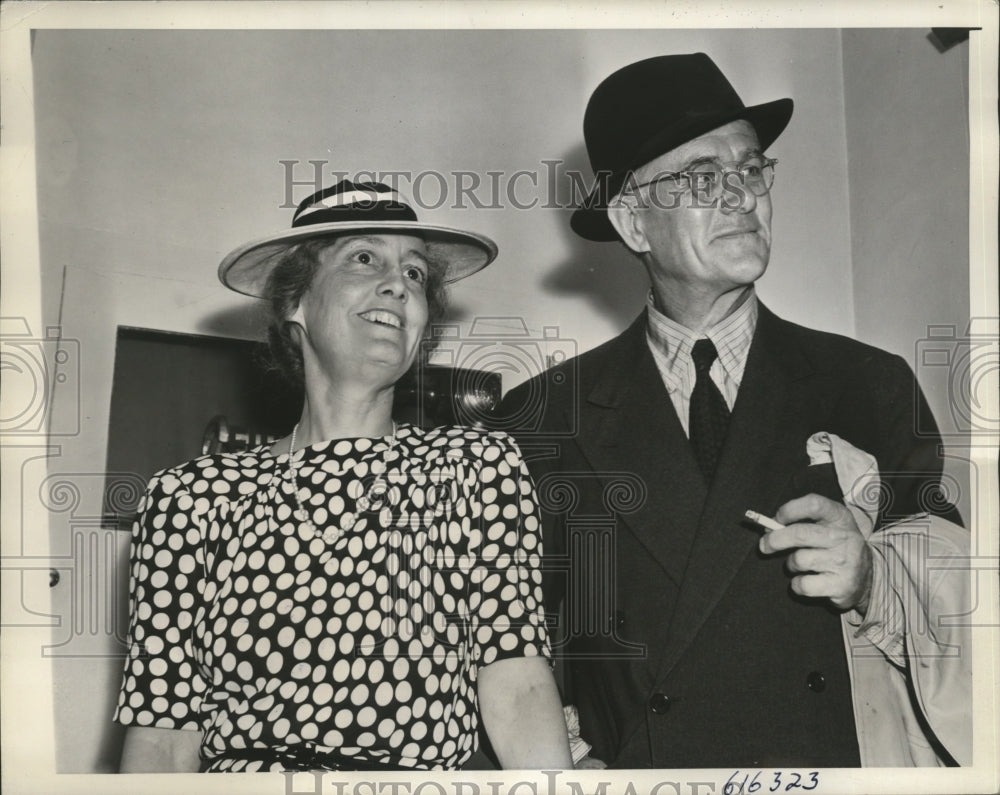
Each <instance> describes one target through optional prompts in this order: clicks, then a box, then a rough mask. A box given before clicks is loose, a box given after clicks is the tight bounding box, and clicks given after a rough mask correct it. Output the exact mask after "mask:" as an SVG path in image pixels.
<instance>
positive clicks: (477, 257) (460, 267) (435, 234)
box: [219, 221, 497, 298]
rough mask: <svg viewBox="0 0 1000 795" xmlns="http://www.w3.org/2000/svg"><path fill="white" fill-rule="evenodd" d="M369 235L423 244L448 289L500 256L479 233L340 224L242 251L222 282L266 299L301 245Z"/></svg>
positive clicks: (229, 260) (230, 257)
mask: <svg viewBox="0 0 1000 795" xmlns="http://www.w3.org/2000/svg"><path fill="white" fill-rule="evenodd" d="M363 232H374V233H377V234H399V235H413V236H414V237H419V238H422V239H423V240H424V242H425V243H426V244H427V251H428V256H429V257H430V258H431V259H432V260H433V261H435V262H437V263H439V264H441V265H443V266H444V269H445V270H444V282H445V283H446V284H448V283H451V282H456V281H458V280H459V279H464V278H465V277H466V276H471V275H472V274H473V273H476V272H477V271H480V270H482V269H483V268H485V267H486V266H487V265H489V264H490V263H491V262H493V260H494V259H496V256H497V246H496V243H494V242H493V241H492V240H490V238H488V237H486V236H485V235H479V234H476V233H475V232H464V231H462V230H459V229H452V228H450V227H446V226H433V225H430V224H421V223H416V222H413V221H348V222H344V221H339V222H336V223H327V224H312V225H310V226H303V227H299V228H296V229H289V230H286V231H284V232H278V233H276V234H273V235H269V236H268V237H265V238H261V239H260V240H255V241H253V242H250V243H247V244H245V245H243V246H240V247H239V248H236V249H234V250H233V251H231V252H229V254H227V255H226V257H225V258H224V259H223V260H222V262H221V263H220V264H219V281H221V282H222V283H223V284H224V285H226V287H228V288H229V289H230V290H235V291H236V292H238V293H243V294H244V295H249V296H252V297H254V298H262V297H263V296H264V289H265V287H266V286H267V280H268V277H269V276H270V275H271V271H272V270H273V269H274V266H275V265H277V264H278V262H279V261H280V260H281V258H282V257H283V256H284V255H285V254H286V253H287V252H288V250H289V249H291V248H292V247H293V246H294V245H296V244H297V243H301V242H303V241H305V240H309V239H310V238H317V237H331V238H332V237H340V236H342V235H351V234H360V233H363Z"/></svg>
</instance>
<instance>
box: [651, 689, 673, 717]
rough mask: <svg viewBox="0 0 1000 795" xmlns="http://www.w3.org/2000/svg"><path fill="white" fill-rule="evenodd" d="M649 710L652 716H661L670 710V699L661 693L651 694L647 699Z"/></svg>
mask: <svg viewBox="0 0 1000 795" xmlns="http://www.w3.org/2000/svg"><path fill="white" fill-rule="evenodd" d="M649 709H650V711H651V712H652V713H653V714H654V715H663V714H665V713H666V712H667V710H669V709H670V697H669V696H666V695H664V694H663V693H653V695H651V696H650V697H649Z"/></svg>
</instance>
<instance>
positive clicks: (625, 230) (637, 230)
mask: <svg viewBox="0 0 1000 795" xmlns="http://www.w3.org/2000/svg"><path fill="white" fill-rule="evenodd" d="M636 204H637V203H636V201H635V199H634V198H633V197H631V196H616V197H615V198H614V199H612V200H611V203H610V204H609V205H608V220H609V221H611V225H612V226H613V227H614V228H615V231H616V232H617V233H618V236H619V237H620V238H621V239H622V240H623V241H625V245H626V246H628V247H629V248H630V249H631V250H632V251H633V252H634V253H635V254H643V253H645V252H647V251H649V241H648V240H647V239H646V232H645V229H644V228H643V218H642V215H641V214H640V213H639V208H638V207H637V206H636Z"/></svg>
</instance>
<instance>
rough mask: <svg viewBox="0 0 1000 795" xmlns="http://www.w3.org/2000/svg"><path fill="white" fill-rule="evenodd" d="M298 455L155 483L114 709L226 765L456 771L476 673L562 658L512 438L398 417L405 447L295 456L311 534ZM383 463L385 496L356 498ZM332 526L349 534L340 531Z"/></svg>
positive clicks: (142, 527) (256, 453) (263, 452)
mask: <svg viewBox="0 0 1000 795" xmlns="http://www.w3.org/2000/svg"><path fill="white" fill-rule="evenodd" d="M288 458H289V457H288V455H281V456H273V455H271V453H270V452H269V450H268V449H267V448H257V449H255V450H252V451H249V452H247V453H242V454H222V455H212V456H204V457H201V458H198V459H195V460H194V461H191V462H189V463H187V464H184V465H181V466H179V467H175V468H172V469H169V470H165V471H163V472H160V473H158V474H157V475H155V476H154V477H153V478H152V480H151V481H150V484H149V487H148V489H147V491H146V494H145V496H144V498H143V500H142V503H141V504H140V515H139V519H138V520H137V522H136V525H135V528H134V530H133V541H132V563H131V581H130V585H131V596H130V611H131V623H130V627H129V656H128V659H127V660H126V665H125V674H124V679H123V683H122V688H121V693H120V695H119V700H118V707H117V710H116V712H115V719H116V720H117V721H119V722H120V723H122V724H125V725H128V726H153V727H160V728H168V729H192V730H199V731H202V732H203V741H202V751H201V753H202V757H203V759H204V760H205V764H204V767H205V769H207V770H211V771H238V770H281V769H285V767H286V763H283V762H282V761H280V760H278V761H275V760H274V759H273V757H271V758H268V760H264V761H262V760H261V759H260V758H259V757H260V755H259V754H257V753H256V752H255V751H254V749H272V750H276V751H277V752H279V753H285V754H287V753H291V754H293V755H294V754H299V755H301V754H303V753H304V754H305V755H306V756H307V757H308V758H310V759H314V758H316V757H318V758H321V759H322V758H323V754H325V753H332V754H336V755H339V756H340V757H347V758H348V760H354V761H356V762H357V764H358V766H359V767H360V768H362V769H364V768H365V767H372V766H379V765H384V766H386V767H389V768H421V769H446V768H455V767H458V766H460V765H461V764H462V763H463V762H464V761H465V760H466V759H468V757H469V756H471V754H472V752H473V751H474V750H475V748H476V743H477V729H478V715H477V701H476V688H475V682H476V674H477V670H478V669H479V668H480V667H482V666H484V665H489V664H490V663H492V662H494V661H496V660H500V659H504V658H508V657H518V656H537V655H544V656H546V657H548V656H549V654H550V652H549V648H548V640H547V637H546V633H545V624H544V613H543V608H542V602H541V572H540V563H541V542H540V529H539V521H538V511H537V507H536V501H535V494H534V489H533V486H532V483H531V480H530V478H529V477H528V474H527V470H526V468H525V465H524V463H523V461H522V459H521V456H520V453H519V451H518V449H517V447H516V445H515V444H514V442H513V441H512V440H511V439H510V438H509V437H507V436H506V435H505V434H502V433H487V432H481V431H476V430H471V429H467V428H458V427H446V428H437V429H434V430H431V431H424V430H421V429H419V428H417V427H414V426H409V425H402V426H400V428H399V430H398V431H397V442H396V444H395V446H392V445H390V440H389V439H388V438H384V439H348V440H335V441H327V442H320V443H318V444H315V445H312V446H311V447H306V448H303V449H301V450H297V451H295V453H294V454H293V463H294V465H295V471H296V477H295V482H296V485H297V488H298V489H299V492H298V494H299V498H300V500H301V502H302V505H303V506H304V508H305V510H307V511H308V512H309V514H310V518H311V520H312V523H313V525H314V526H310V525H309V524H308V523H306V522H302V521H300V515H297V514H298V512H297V507H296V502H295V494H294V492H293V491H292V488H293V486H292V479H291V477H290V476H289V474H288ZM383 467H385V474H384V476H383V478H384V480H385V482H386V484H387V486H388V489H387V490H386V492H385V494H384V496H382V497H381V499H379V500H369V501H368V502H367V503H366V501H365V500H362V501H361V505H360V506H359V504H358V502H359V499H358V498H359V497H361V496H362V495H364V494H365V493H366V491H367V490H368V489H369V486H370V485H371V483H372V481H373V479H374V478H375V475H376V474H378V473H380V472H382V469H383ZM373 470H374V472H373ZM361 508H367V510H361ZM345 517H346V519H345ZM330 528H335V529H338V530H343V532H342V534H340V537H339V538H337V539H336V540H334V541H332V542H327V541H324V539H323V537H322V534H323V532H324V531H326V530H329V529H330ZM345 528H346V529H345ZM333 535H336V534H332V535H331V534H329V533H328V537H333ZM310 755H315V756H310ZM255 756H256V757H258V758H256V759H255V758H254V757H255ZM350 764H351V762H350V761H348V762H347V765H346V766H349V765H350ZM310 766H316V767H319V766H320V763H315V762H314V763H313V764H312V765H310Z"/></svg>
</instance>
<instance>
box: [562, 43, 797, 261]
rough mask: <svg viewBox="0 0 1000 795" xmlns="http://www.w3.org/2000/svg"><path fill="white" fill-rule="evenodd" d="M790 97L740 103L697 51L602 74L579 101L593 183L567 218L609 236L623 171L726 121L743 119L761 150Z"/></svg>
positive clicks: (593, 235) (583, 229)
mask: <svg viewBox="0 0 1000 795" xmlns="http://www.w3.org/2000/svg"><path fill="white" fill-rule="evenodd" d="M792 104H793V103H792V100H791V99H787V98H786V99H778V100H775V101H773V102H766V103H764V104H763V105H751V106H750V107H747V106H746V105H744V104H743V100H741V99H740V97H739V95H738V94H737V93H736V91H735V89H734V88H733V87H732V86H731V85H730V84H729V81H728V80H727V79H726V76H725V75H724V74H722V72H721V71H720V70H719V67H717V66H716V65H715V63H714V62H713V61H712V59H711V58H709V57H708V56H707V55H705V53H701V52H699V53H694V54H691V55H660V56H657V57H655V58H647V59H646V60H644V61H638V62H637V63H633V64H630V65H629V66H626V67H624V68H622V69H619V70H618V71H617V72H615V73H614V74H612V75H611V76H610V77H608V78H606V79H605V80H604V81H603V82H602V83H601V84H600V85H599V86H598V87H597V88H596V89H595V90H594V93H593V94H592V95H591V97H590V102H588V103H587V111H586V113H585V115H584V117H583V137H584V140H585V141H586V143H587V154H588V155H589V156H590V165H591V167H592V168H593V170H594V175H595V177H596V185H595V187H594V189H593V190H592V191H591V192H590V195H589V196H588V197H587V199H586V201H585V202H584V203H583V205H581V206H580V207H579V208H577V210H576V211H575V212H574V213H573V216H572V218H571V219H570V225H571V226H572V227H573V231H575V232H576V233H577V234H578V235H580V236H581V237H585V238H587V239H588V240H602V241H603V240H617V239H618V236H617V234H616V233H615V230H614V227H612V226H611V222H610V221H609V220H608V213H607V206H608V201H609V200H610V199H611V198H612V197H614V196H615V194H617V193H618V191H619V190H621V188H622V186H623V185H624V184H625V180H626V179H627V177H628V175H629V173H630V172H632V171H633V170H634V169H637V168H639V167H640V166H642V165H645V164H646V163H648V162H650V161H651V160H654V159H656V158H657V157H659V156H660V155H662V154H664V153H665V152H669V151H670V150H671V149H675V148H676V147H678V146H680V145H681V144H683V143H686V142H687V141H690V140H691V139H692V138H697V137H698V136H699V135H704V134H705V133H707V132H710V131H712V130H714V129H715V128H716V127H721V126H722V125H724V124H728V123H729V122H731V121H736V120H738V119H746V120H747V121H748V122H750V123H751V124H752V125H753V126H754V129H755V130H756V131H757V138H758V139H759V140H760V145H761V148H762V149H766V148H767V147H768V146H770V145H771V143H772V142H773V141H774V139H775V138H777V137H778V136H779V135H780V134H781V131H782V130H784V129H785V125H787V124H788V120H789V119H790V118H791V116H792Z"/></svg>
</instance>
